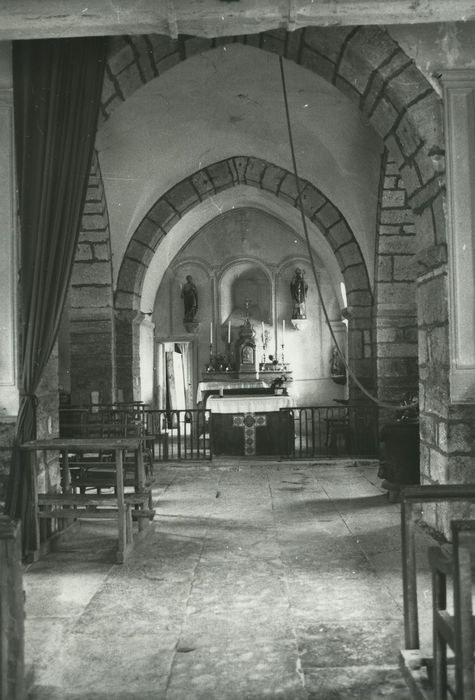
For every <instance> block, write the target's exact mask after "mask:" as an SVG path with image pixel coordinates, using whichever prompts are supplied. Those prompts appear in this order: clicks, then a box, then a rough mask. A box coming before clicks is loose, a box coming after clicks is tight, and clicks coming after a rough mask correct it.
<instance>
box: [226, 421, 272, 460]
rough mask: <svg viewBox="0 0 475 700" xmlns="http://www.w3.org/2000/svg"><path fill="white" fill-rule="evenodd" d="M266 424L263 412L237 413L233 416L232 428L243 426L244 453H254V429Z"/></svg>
mask: <svg viewBox="0 0 475 700" xmlns="http://www.w3.org/2000/svg"><path fill="white" fill-rule="evenodd" d="M266 425H267V417H266V416H265V414H261V415H256V414H255V413H244V414H243V413H239V414H238V415H236V416H233V428H244V454H245V455H255V454H256V429H257V428H263V427H265V426H266Z"/></svg>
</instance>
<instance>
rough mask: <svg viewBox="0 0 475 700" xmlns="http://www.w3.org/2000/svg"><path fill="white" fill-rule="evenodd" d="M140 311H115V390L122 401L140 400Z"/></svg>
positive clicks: (141, 316)
mask: <svg viewBox="0 0 475 700" xmlns="http://www.w3.org/2000/svg"><path fill="white" fill-rule="evenodd" d="M143 318H144V315H143V314H142V313H141V312H140V311H129V310H120V311H117V312H116V362H117V377H116V381H117V391H118V392H120V394H121V396H122V397H123V400H124V401H140V400H141V387H140V327H141V324H142V321H143Z"/></svg>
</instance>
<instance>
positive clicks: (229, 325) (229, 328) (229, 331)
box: [228, 321, 231, 345]
mask: <svg viewBox="0 0 475 700" xmlns="http://www.w3.org/2000/svg"><path fill="white" fill-rule="evenodd" d="M230 342H231V321H228V345H229V343H230Z"/></svg>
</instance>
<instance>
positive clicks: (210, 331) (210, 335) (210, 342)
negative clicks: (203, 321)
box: [209, 321, 213, 345]
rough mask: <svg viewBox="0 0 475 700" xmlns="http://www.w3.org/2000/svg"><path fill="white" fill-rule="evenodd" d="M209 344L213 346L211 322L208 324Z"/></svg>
mask: <svg viewBox="0 0 475 700" xmlns="http://www.w3.org/2000/svg"><path fill="white" fill-rule="evenodd" d="M209 344H210V345H213V321H211V323H210V324H209Z"/></svg>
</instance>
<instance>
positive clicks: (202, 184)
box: [191, 170, 214, 199]
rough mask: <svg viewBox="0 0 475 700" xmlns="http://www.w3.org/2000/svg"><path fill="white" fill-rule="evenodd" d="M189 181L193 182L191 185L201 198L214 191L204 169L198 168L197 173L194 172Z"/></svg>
mask: <svg viewBox="0 0 475 700" xmlns="http://www.w3.org/2000/svg"><path fill="white" fill-rule="evenodd" d="M191 181H192V183H193V187H194V188H195V190H196V191H197V192H198V195H199V196H200V197H201V198H202V199H204V198H205V197H208V196H209V195H211V194H213V193H214V185H213V183H212V182H211V179H210V178H209V177H208V175H207V173H206V171H204V170H200V171H199V172H198V173H195V174H194V175H192V176H191Z"/></svg>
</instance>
